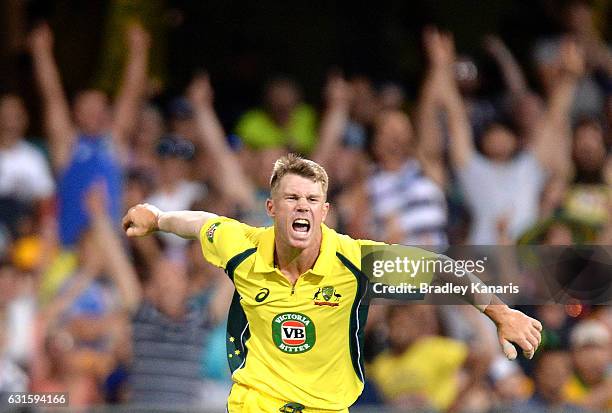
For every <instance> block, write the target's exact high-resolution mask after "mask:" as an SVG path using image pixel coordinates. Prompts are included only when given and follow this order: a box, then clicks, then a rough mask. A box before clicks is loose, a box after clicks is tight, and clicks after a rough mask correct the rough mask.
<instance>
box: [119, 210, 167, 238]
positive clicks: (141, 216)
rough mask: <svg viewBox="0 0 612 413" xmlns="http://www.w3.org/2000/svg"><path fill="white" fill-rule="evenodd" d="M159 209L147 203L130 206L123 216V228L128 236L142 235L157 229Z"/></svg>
mask: <svg viewBox="0 0 612 413" xmlns="http://www.w3.org/2000/svg"><path fill="white" fill-rule="evenodd" d="M160 213H161V211H160V210H159V209H158V208H156V207H154V206H153V205H149V204H138V205H136V206H134V207H132V208H130V209H129V210H128V212H127V214H125V216H124V217H123V221H122V223H123V229H124V230H125V233H126V234H127V236H128V237H142V236H144V235H148V234H150V233H152V232H155V231H157V230H158V229H159V226H158V224H157V220H158V218H159V214H160Z"/></svg>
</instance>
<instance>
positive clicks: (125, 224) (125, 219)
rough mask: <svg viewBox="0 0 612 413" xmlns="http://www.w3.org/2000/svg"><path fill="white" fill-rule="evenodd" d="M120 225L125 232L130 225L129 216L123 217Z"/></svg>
mask: <svg viewBox="0 0 612 413" xmlns="http://www.w3.org/2000/svg"><path fill="white" fill-rule="evenodd" d="M121 225H122V226H123V230H124V231H127V229H128V228H129V227H130V226H131V225H132V219H131V218H130V216H129V214H128V215H126V216H124V217H123V219H122V220H121Z"/></svg>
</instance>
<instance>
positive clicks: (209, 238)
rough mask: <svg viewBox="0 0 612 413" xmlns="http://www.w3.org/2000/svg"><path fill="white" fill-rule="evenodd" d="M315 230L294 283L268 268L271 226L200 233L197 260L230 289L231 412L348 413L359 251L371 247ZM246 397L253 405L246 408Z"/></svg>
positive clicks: (358, 338) (360, 372) (359, 376)
mask: <svg viewBox="0 0 612 413" xmlns="http://www.w3.org/2000/svg"><path fill="white" fill-rule="evenodd" d="M322 232H323V237H322V243H321V250H320V254H319V257H318V258H317V261H316V262H315V264H314V266H313V268H312V269H310V270H309V271H307V272H306V273H304V274H302V275H301V276H300V277H299V279H298V280H297V282H296V283H295V285H292V284H291V283H290V282H289V281H288V280H287V278H286V277H285V276H284V275H283V274H282V273H281V272H280V270H279V269H278V268H275V266H274V228H273V227H269V228H254V227H250V226H248V225H246V224H242V223H240V222H237V221H235V220H232V219H229V218H223V217H217V218H213V219H210V220H209V221H208V222H207V223H206V224H205V225H204V226H203V227H202V230H201V233H200V240H201V243H202V250H203V253H204V257H205V258H206V259H207V260H208V261H209V262H211V263H212V264H213V265H217V266H219V267H221V268H223V269H225V272H226V273H227V275H228V276H229V277H230V278H231V280H232V281H233V283H234V285H235V287H236V292H235V294H234V298H233V300H232V304H231V308H230V314H229V319H228V328H227V349H228V360H229V364H230V368H231V370H232V379H233V381H234V383H235V384H234V387H233V389H232V393H231V395H230V398H229V402H228V407H229V411H230V412H238V411H240V412H247V411H261V412H265V411H268V410H269V411H271V412H278V411H279V408H280V407H282V406H283V405H285V404H286V403H289V402H293V403H299V404H301V405H303V406H306V408H305V410H304V412H316V411H321V410H322V411H327V410H332V411H346V410H347V408H348V406H350V405H351V404H353V403H354V402H355V400H356V399H357V397H358V396H359V394H360V393H361V391H362V390H363V381H364V367H363V334H364V327H365V323H366V318H367V309H368V303H367V302H366V301H367V300H366V292H367V283H368V279H367V278H366V277H365V275H364V274H363V273H362V272H361V271H360V269H359V267H360V263H361V249H360V247H361V245H364V244H372V243H374V242H373V241H361V240H353V239H351V238H350V237H348V236H345V235H341V234H338V233H336V232H335V231H334V230H332V229H330V228H328V227H326V226H325V225H323V226H322ZM249 392H250V393H249ZM253 392H255V393H256V395H257V397H254V396H253ZM251 399H258V400H253V401H252V403H253V404H257V403H259V404H258V405H257V407H253V406H250V407H249V406H247V404H248V403H251V402H250V401H249V400H251ZM245 401H246V402H245Z"/></svg>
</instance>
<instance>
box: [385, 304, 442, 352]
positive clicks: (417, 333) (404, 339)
mask: <svg viewBox="0 0 612 413" xmlns="http://www.w3.org/2000/svg"><path fill="white" fill-rule="evenodd" d="M387 321H388V325H389V335H388V339H389V345H390V346H391V349H392V350H393V351H394V352H396V353H402V352H404V351H405V350H406V349H407V348H408V347H409V346H410V345H411V344H412V343H414V342H415V341H416V340H417V339H418V338H421V337H425V336H430V335H435V334H438V330H439V328H438V318H437V316H436V312H435V308H434V307H433V306H431V305H418V304H412V305H395V306H391V307H389V313H388V315H387Z"/></svg>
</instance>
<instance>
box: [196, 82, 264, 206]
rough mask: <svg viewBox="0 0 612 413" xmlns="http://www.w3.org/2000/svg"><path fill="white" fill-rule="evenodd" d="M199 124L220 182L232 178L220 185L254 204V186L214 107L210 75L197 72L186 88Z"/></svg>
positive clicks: (235, 198)
mask: <svg viewBox="0 0 612 413" xmlns="http://www.w3.org/2000/svg"><path fill="white" fill-rule="evenodd" d="M187 95H188V97H189V101H190V102H191V104H192V106H193V109H194V113H195V119H196V123H197V127H198V132H199V137H200V139H201V142H202V144H203V145H204V147H205V148H206V149H207V150H208V151H209V152H210V154H211V156H210V159H211V160H214V162H215V166H214V171H215V174H214V175H215V177H216V178H217V179H218V180H219V181H220V182H225V183H227V182H231V183H232V184H231V185H219V187H220V188H222V189H223V190H224V191H226V195H228V197H229V198H230V199H232V200H233V201H235V202H238V203H239V204H240V205H242V206H246V207H250V206H252V205H253V204H254V199H253V195H252V194H253V187H252V185H251V182H250V181H249V180H248V179H247V177H246V176H245V175H244V173H243V171H242V169H241V164H240V162H239V160H238V159H237V157H236V156H235V155H234V153H232V151H231V150H230V148H229V147H228V145H227V144H226V142H225V132H224V131H223V127H222V126H221V122H219V119H218V118H217V114H216V113H215V108H214V107H213V100H214V92H213V89H212V86H211V84H210V79H209V78H208V75H199V76H196V77H195V78H194V79H193V81H192V82H191V85H190V86H189V89H188V91H187Z"/></svg>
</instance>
